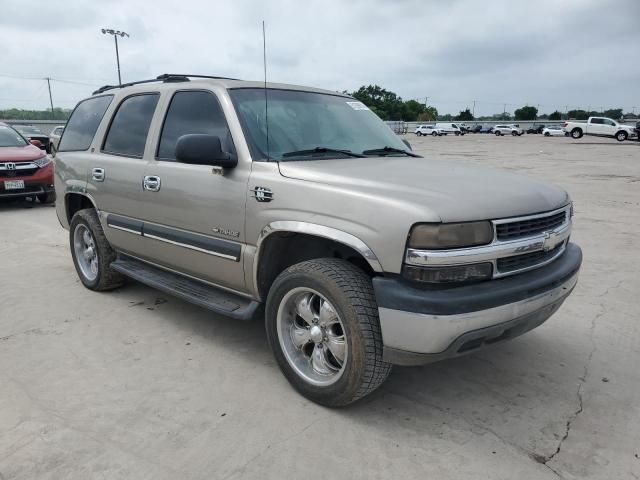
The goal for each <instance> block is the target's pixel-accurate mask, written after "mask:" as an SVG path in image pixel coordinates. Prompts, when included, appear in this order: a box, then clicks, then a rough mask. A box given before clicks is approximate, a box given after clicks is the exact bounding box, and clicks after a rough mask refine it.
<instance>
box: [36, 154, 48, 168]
mask: <svg viewBox="0 0 640 480" xmlns="http://www.w3.org/2000/svg"><path fill="white" fill-rule="evenodd" d="M33 163H35V164H36V165H37V166H38V167H40V168H42V167H46V166H47V165H49V164H50V163H51V159H50V158H49V157H48V156H47V155H45V156H44V157H40V158H38V159H37V160H34V161H33Z"/></svg>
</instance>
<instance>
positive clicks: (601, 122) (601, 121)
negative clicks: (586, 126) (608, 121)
mask: <svg viewBox="0 0 640 480" xmlns="http://www.w3.org/2000/svg"><path fill="white" fill-rule="evenodd" d="M591 123H597V124H598V125H602V124H603V123H604V121H603V120H602V119H601V118H592V119H591Z"/></svg>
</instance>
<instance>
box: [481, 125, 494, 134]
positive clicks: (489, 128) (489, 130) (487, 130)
mask: <svg viewBox="0 0 640 480" xmlns="http://www.w3.org/2000/svg"><path fill="white" fill-rule="evenodd" d="M479 133H493V125H485V126H484V127H482V128H481V129H480V132H479Z"/></svg>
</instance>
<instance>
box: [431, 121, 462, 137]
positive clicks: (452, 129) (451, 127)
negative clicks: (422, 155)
mask: <svg viewBox="0 0 640 480" xmlns="http://www.w3.org/2000/svg"><path fill="white" fill-rule="evenodd" d="M436 128H439V129H441V130H443V131H444V132H447V133H453V134H454V135H464V132H463V131H462V130H461V129H460V127H459V126H458V124H457V123H436Z"/></svg>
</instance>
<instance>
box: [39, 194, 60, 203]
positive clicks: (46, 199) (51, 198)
mask: <svg viewBox="0 0 640 480" xmlns="http://www.w3.org/2000/svg"><path fill="white" fill-rule="evenodd" d="M37 197H38V201H39V202H40V203H43V204H49V203H54V202H55V201H56V192H49V193H42V194H40V195H37Z"/></svg>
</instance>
